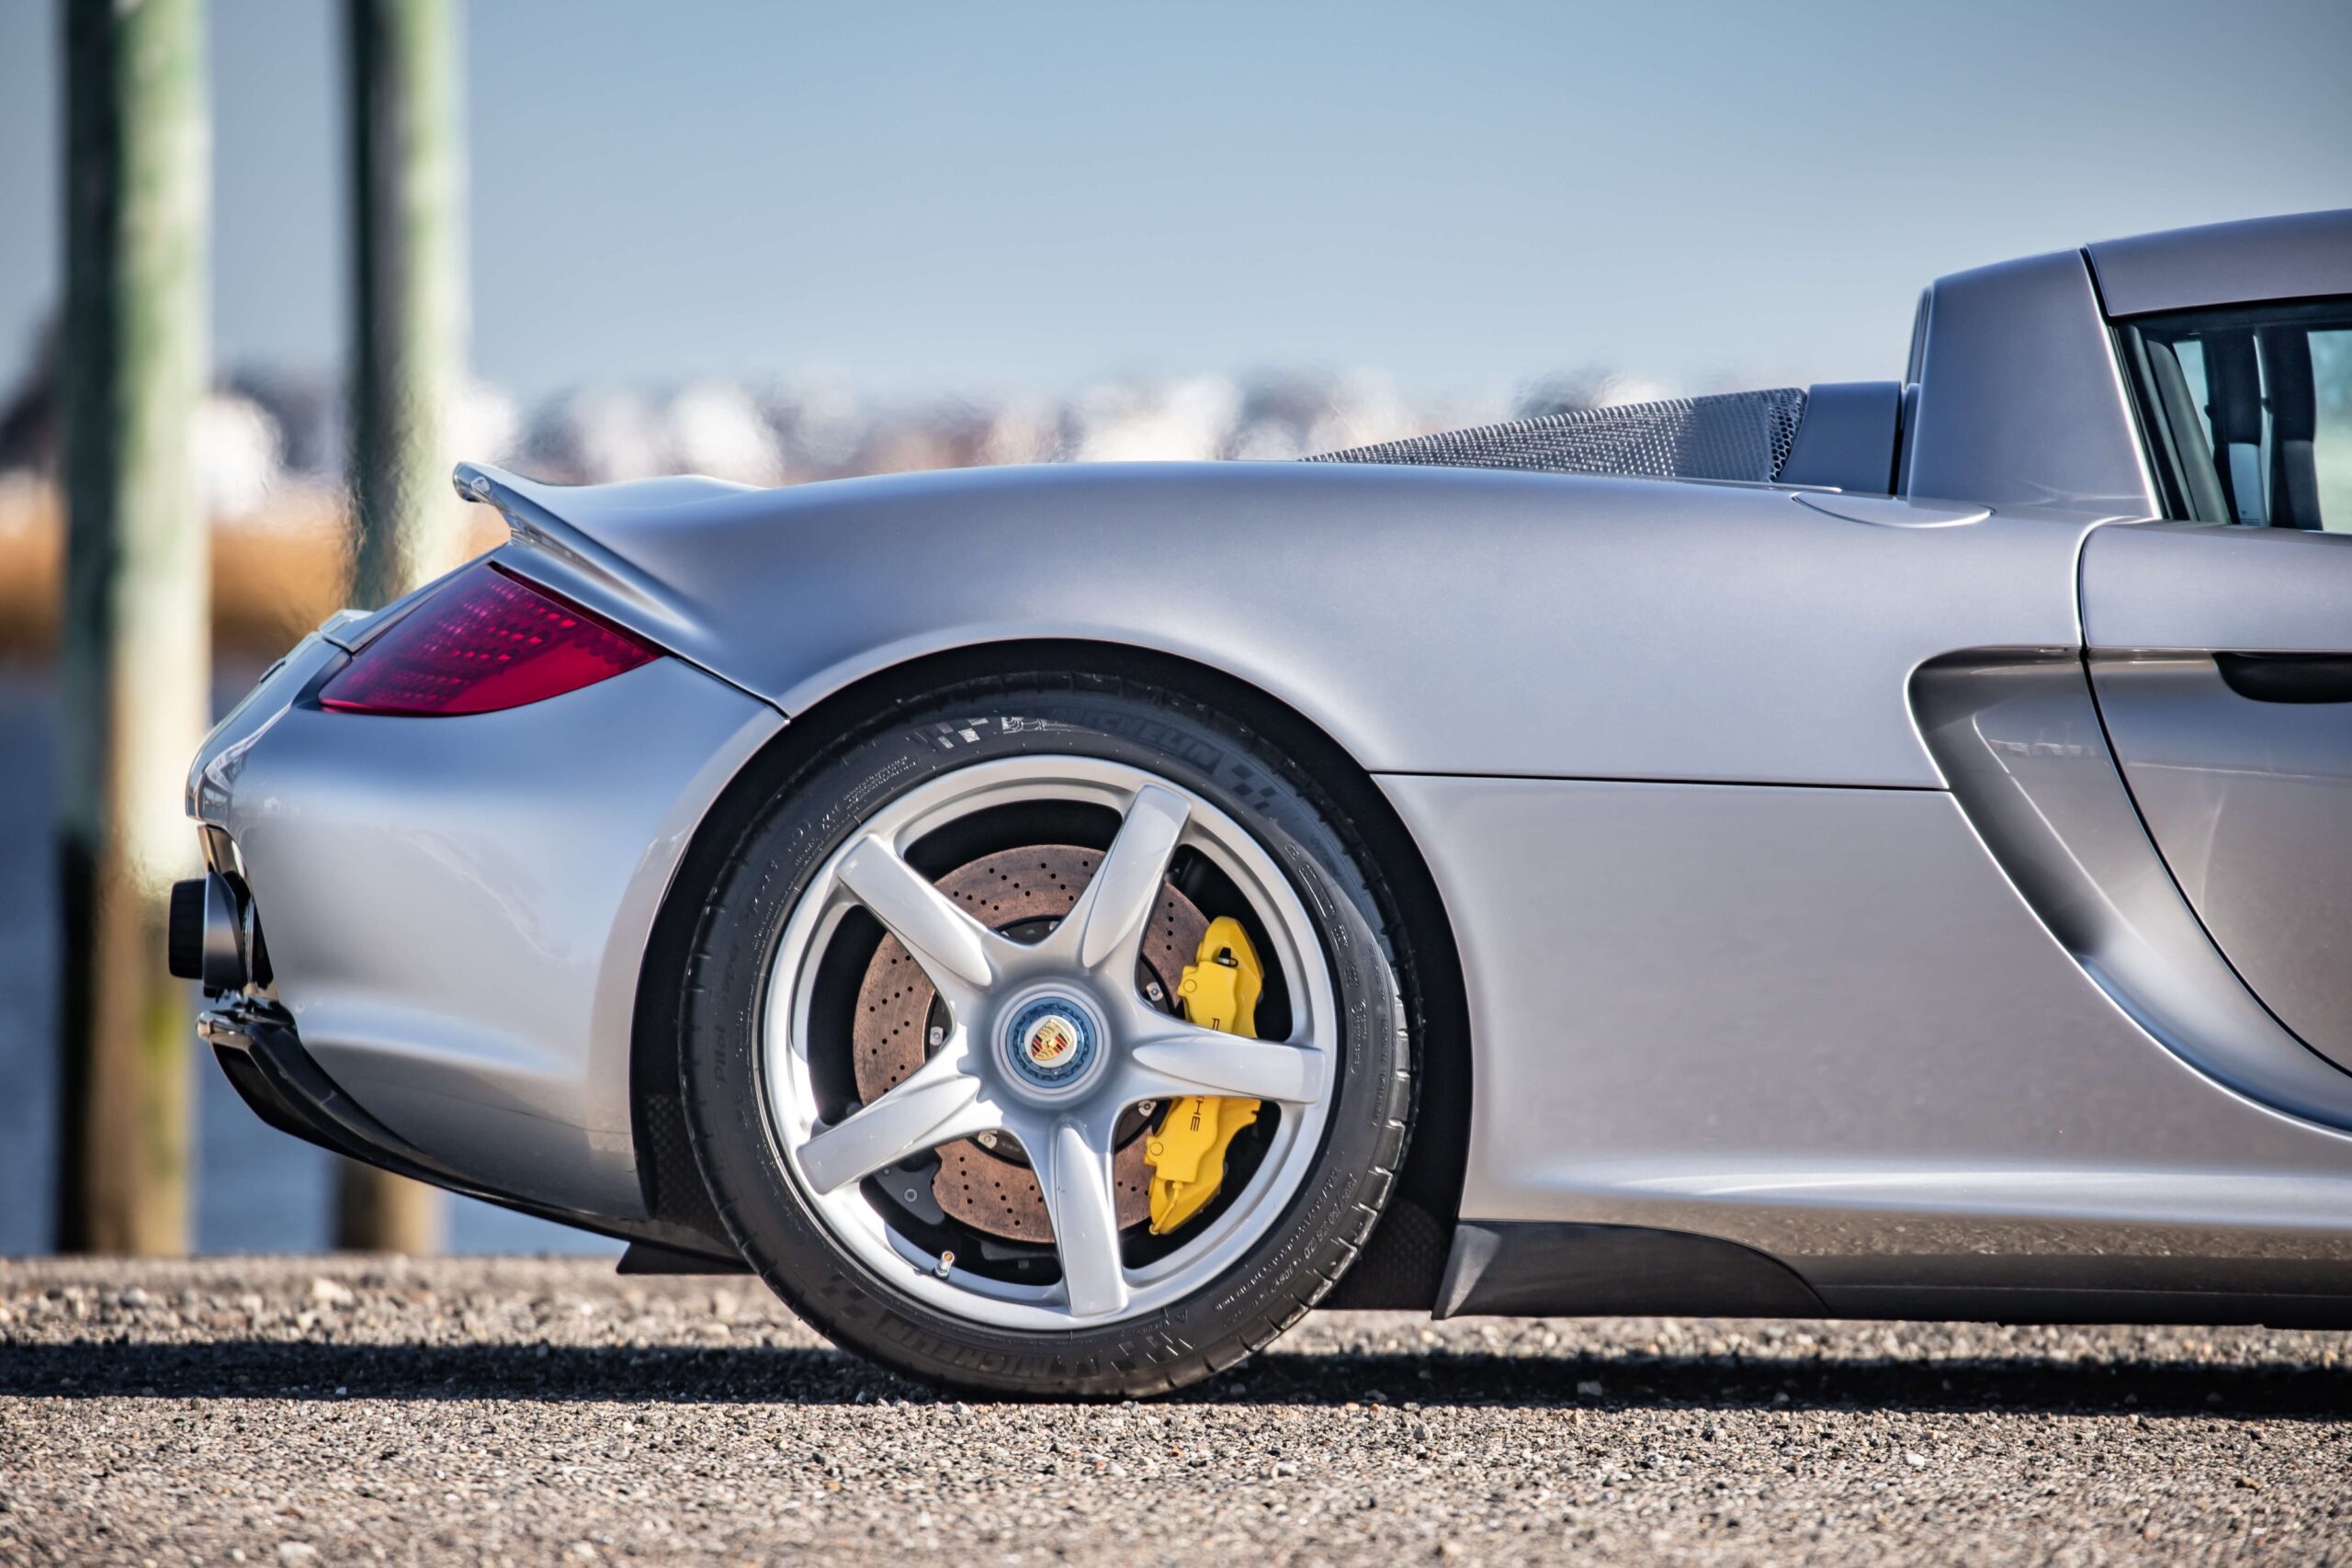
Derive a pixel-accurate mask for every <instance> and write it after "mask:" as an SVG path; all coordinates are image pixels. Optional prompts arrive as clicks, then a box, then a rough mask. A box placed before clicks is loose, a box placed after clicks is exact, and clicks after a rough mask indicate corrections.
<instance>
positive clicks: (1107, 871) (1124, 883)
mask: <svg viewBox="0 0 2352 1568" xmlns="http://www.w3.org/2000/svg"><path fill="white" fill-rule="evenodd" d="M1191 815H1192V807H1189V806H1187V805H1186V804H1185V803H1184V797H1183V796H1182V795H1178V794H1177V793H1176V792H1175V791H1173V790H1167V789H1162V788H1160V787H1159V785H1158V784H1146V785H1144V787H1143V788H1141V789H1139V790H1137V791H1136V797H1135V800H1134V802H1133V803H1132V804H1130V805H1129V806H1128V807H1127V816H1126V820H1125V821H1124V822H1122V823H1120V824H1119V835H1118V837H1117V838H1115V839H1114V840H1111V847H1110V849H1109V850H1108V851H1106V852H1104V854H1103V863H1102V864H1101V865H1100V866H1098V867H1096V868H1095V872H1094V878H1093V880H1092V881H1091V882H1089V883H1088V884H1087V885H1086V892H1085V893H1084V894H1083V895H1082V896H1081V898H1080V902H1081V904H1082V905H1083V908H1081V909H1079V910H1073V911H1072V916H1073V919H1072V920H1071V921H1070V923H1071V924H1074V925H1076V926H1078V927H1079V930H1080V937H1079V941H1078V962H1079V964H1080V967H1082V968H1086V969H1095V968H1099V967H1101V966H1102V965H1103V964H1105V963H1107V962H1109V961H1110V960H1111V959H1112V958H1113V956H1114V954H1118V955H1125V964H1122V965H1119V966H1117V972H1118V973H1120V974H1121V975H1122V976H1124V973H1125V970H1127V969H1131V968H1133V967H1134V966H1135V957H1134V955H1135V953H1136V952H1137V951H1138V950H1139V949H1140V948H1141V947H1142V945H1143V933H1144V929H1145V927H1146V926H1148V925H1149V924H1150V921H1151V908H1152V906H1153V905H1154V904H1155V903H1157V902H1159V885H1160V883H1161V881H1162V880H1163V879H1165V878H1166V876H1167V875H1168V859H1169V857H1170V855H1172V854H1174V853H1175V852H1176V840H1177V838H1178V837H1179V836H1180V835H1181V834H1182V832H1183V831H1184V823H1185V820H1186V819H1187V818H1189V817H1190V816H1191Z"/></svg>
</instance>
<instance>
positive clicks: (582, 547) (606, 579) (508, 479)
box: [450, 463, 695, 642]
mask: <svg viewBox="0 0 2352 1568" xmlns="http://www.w3.org/2000/svg"><path fill="white" fill-rule="evenodd" d="M450 478H451V482H453V483H454V484H455V485H456V486H457V490H458V499H459V500H461V501H470V502H478V503H480V504H481V505H484V506H494V507H496V508H497V509H498V511H499V513H500V515H502V516H503V517H504V518H505V519H506V528H507V533H508V536H510V537H511V538H512V539H513V540H514V542H515V544H517V545H520V546H522V547H525V548H526V549H529V550H532V551H534V552H536V553H537V555H538V556H539V557H540V558H543V559H544V560H546V561H547V562H548V564H550V565H551V566H553V567H555V568H556V569H557V570H555V571H554V572H553V573H551V575H553V576H555V577H558V578H560V579H562V580H563V581H560V582H558V583H553V584H551V586H558V587H562V588H564V589H566V590H567V591H569V592H572V593H573V594H574V596H575V597H578V598H581V599H582V600H584V601H586V602H587V603H589V604H591V605H592V606H594V607H599V608H611V609H616V610H622V612H623V613H622V614H621V615H620V616H619V619H621V620H622V621H624V622H625V623H627V624H628V625H629V626H631V627H632V628H633V629H637V630H642V631H644V632H645V633H646V634H647V635H649V636H650V637H653V638H654V639H655V640H657V641H665V642H666V641H669V640H671V639H670V638H665V637H663V635H662V634H663V632H664V630H665V629H667V630H668V631H669V632H670V634H671V637H675V636H676V634H678V633H682V632H688V631H691V629H692V628H693V626H694V624H695V623H694V618H693V617H692V616H691V615H688V614H686V612H685V609H684V606H683V605H682V604H680V603H679V602H678V599H677V596H676V595H675V594H674V593H673V592H671V591H670V590H669V589H668V588H667V587H666V586H664V585H663V584H662V583H661V582H660V581H656V580H655V579H653V578H651V577H649V576H648V575H646V573H645V572H643V571H642V570H639V568H638V567H637V566H636V565H635V564H633V563H632V562H630V561H629V560H628V559H627V558H625V557H623V556H620V555H618V554H616V553H615V552H614V551H613V550H610V549H608V548H606V547H605V546H603V545H601V544H599V543H597V542H596V541H595V540H594V539H593V538H591V537H590V536H588V535H587V534H586V533H584V532H582V530H581V529H579V528H577V527H575V526H573V525H571V524H570V523H567V522H565V521H564V519H563V518H562V517H561V516H560V515H558V514H557V513H556V511H555V508H554V506H553V505H552V504H550V503H551V502H554V501H555V500H556V499H557V498H558V497H559V496H560V495H561V493H562V491H564V489H565V487H564V486H561V485H543V484H539V483H537V482H536V481H535V480H531V479H524V478H522V477H521V476H519V475H516V474H510V473H508V472H506V471H505V470H504V469H503V468H492V467H490V466H489V465H488V464H486V463H459V464H458V467H457V469H456V471H455V472H454V473H453V474H452V475H451V476H450ZM624 606H625V607H626V608H625V609H624V608H623V607H624Z"/></svg>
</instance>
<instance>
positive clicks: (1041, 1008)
mask: <svg viewBox="0 0 2352 1568" xmlns="http://www.w3.org/2000/svg"><path fill="white" fill-rule="evenodd" d="M1004 1044H1005V1051H1004V1054H1005V1057H1006V1059H1007V1060H1008V1061H1009V1062H1011V1064H1012V1070H1013V1071H1014V1072H1015V1073H1016V1074H1018V1075H1019V1076H1020V1077H1021V1078H1022V1079H1023V1081H1024V1082H1027V1083H1031V1084H1034V1085H1035V1086H1036V1087H1037V1088H1039V1089H1060V1088H1062V1087H1064V1086H1065V1085H1068V1084H1071V1083H1075V1082H1076V1081H1078V1079H1079V1078H1080V1077H1083V1076H1084V1075H1085V1073H1086V1069H1087V1068H1089V1067H1090V1066H1093V1065H1094V1050H1095V1046H1094V1025H1093V1023H1092V1022H1091V1021H1090V1020H1089V1019H1088V1018H1087V1016H1086V1013H1085V1011H1084V1010H1082V1009H1080V1007H1078V1006H1077V1005H1076V1004H1075V1003H1072V1002H1068V1001H1064V1000H1063V999H1062V998H1059V997H1039V998H1037V999H1036V1000H1035V1001H1034V1002H1031V1003H1030V1004H1029V1005H1028V1006H1027V1007H1024V1008H1023V1009H1022V1010H1020V1011H1019V1012H1017V1013H1015V1014H1013V1017H1012V1028H1010V1029H1009V1030H1007V1031H1006V1032H1005V1041H1004Z"/></svg>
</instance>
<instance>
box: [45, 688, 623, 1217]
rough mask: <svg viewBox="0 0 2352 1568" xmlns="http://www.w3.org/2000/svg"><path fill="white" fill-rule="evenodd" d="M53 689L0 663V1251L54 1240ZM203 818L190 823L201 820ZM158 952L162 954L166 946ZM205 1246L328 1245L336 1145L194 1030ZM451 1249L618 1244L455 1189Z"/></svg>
mask: <svg viewBox="0 0 2352 1568" xmlns="http://www.w3.org/2000/svg"><path fill="white" fill-rule="evenodd" d="M259 674H260V670H259V668H258V667H257V666H256V667H254V668H252V669H247V670H241V671H235V672H233V673H232V674H229V675H225V676H223V678H222V679H221V680H220V682H218V684H217V686H216V689H215V691H214V693H213V698H214V702H215V704H216V705H217V706H218V707H220V708H222V709H225V707H226V706H227V705H228V704H229V703H231V702H233V701H235V700H236V698H237V697H239V696H240V695H242V694H243V692H244V690H245V688H246V687H247V686H248V685H250V684H251V683H252V682H253V681H254V679H255V678H256V677H258V675H259ZM56 734H57V694H56V688H55V685H54V683H53V682H51V679H50V676H49V672H48V671H46V670H42V669H39V668H31V667H25V666H17V667H13V668H11V667H6V666H0V822H5V823H6V824H7V825H8V830H7V831H6V832H5V833H0V996H6V998H9V1005H8V1006H7V1007H6V1008H4V1009H0V1255H5V1254H10V1253H27V1252H42V1251H46V1250H48V1248H49V1247H50V1246H51V1239H52V1235H53V1224H52V1219H51V1209H52V1206H53V1202H54V1194H55V1190H56V1181H55V1176H56V1173H55V1171H54V1169H53V1165H54V1162H55V1160H56V1157H57V1156H56V1151H57V1033H56V1031H57V938H58V932H57V921H58V915H57V898H56V878H55V874H54V863H53V851H52V850H51V841H50V836H49V822H50V811H51V801H52V799H53V796H54V792H55V786H56ZM192 830H193V829H191V831H192ZM159 958H160V955H159ZM198 1000H199V998H198V995H197V992H196V988H195V987H193V986H191V987H189V988H188V1020H189V1030H188V1057H189V1065H190V1070H191V1071H192V1072H193V1073H194V1075H195V1077H196V1088H197V1097H196V1098H197V1145H198V1155H197V1168H196V1246H197V1249H198V1251H200V1252H318V1251H323V1250H324V1249H325V1248H326V1247H327V1246H328V1242H329V1226H330V1223H331V1219H330V1217H331V1214H332V1213H333V1208H332V1205H333V1200H334V1193H333V1191H332V1190H331V1182H332V1172H333V1168H334V1158H333V1156H330V1155H328V1154H327V1153H326V1151H324V1150H323V1149H319V1148H315V1147H313V1146H312V1145H309V1144H306V1143H303V1142H302V1141H301V1140H300V1139H299V1138H291V1137H288V1136H287V1135H286V1134H283V1133H279V1132H276V1131H273V1130H272V1129H270V1128H268V1127H266V1126H264V1125H263V1124H262V1122H261V1121H260V1119H259V1118H257V1117H256V1116H254V1113H253V1112H252V1111H248V1110H247V1109H245V1104H244V1102H243V1100H239V1099H238V1098H237V1095H236V1091H235V1090H234V1089H231V1088H230V1087H229V1082H228V1080H227V1079H226V1078H224V1077H221V1076H220V1067H219V1066H216V1065H215V1064H214V1063H213V1061H212V1055H211V1053H210V1052H209V1051H207V1050H205V1049H204V1048H203V1047H202V1046H201V1045H200V1044H199V1043H198V1041H197V1038H196V1031H195V1019H196V1010H197V1005H198ZM447 1201H448V1203H449V1220H448V1230H447V1237H448V1247H449V1250H451V1251H453V1252H576V1253H617V1252H618V1251H619V1250H620V1245H621V1244H620V1243H618V1242H616V1241H611V1240H608V1239H606V1238H605V1237H603V1236H594V1235H587V1234H586V1233H585V1232H582V1231H575V1230H571V1229H570V1228H568V1227H566V1226H563V1225H558V1224H551V1223H549V1222H548V1221H546V1220H535V1219H531V1218H529V1217H528V1216H526V1215H523V1214H515V1213H508V1212H507V1211H505V1210H503V1209H498V1208H493V1207H492V1206H491V1205H490V1204H487V1203H481V1202H476V1201H473V1200H471V1199H466V1198H451V1199H449V1200H447Z"/></svg>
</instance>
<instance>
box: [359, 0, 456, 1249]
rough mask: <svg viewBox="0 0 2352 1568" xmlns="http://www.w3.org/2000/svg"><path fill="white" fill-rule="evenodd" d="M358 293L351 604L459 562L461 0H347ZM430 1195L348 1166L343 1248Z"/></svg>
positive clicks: (422, 1206)
mask: <svg viewBox="0 0 2352 1568" xmlns="http://www.w3.org/2000/svg"><path fill="white" fill-rule="evenodd" d="M457 28H458V0H346V3H345V48H346V53H347V63H348V66H349V70H348V76H347V79H348V90H349V94H350V102H349V106H348V112H349V115H350V127H351V141H350V159H351V163H350V168H351V197H352V218H353V228H352V257H353V279H352V282H353V288H352V317H351V496H352V523H353V538H352V598H353V601H354V603H356V604H362V605H374V604H386V603H388V602H390V601H391V600H393V599H397V598H399V597H400V596H401V594H403V593H405V592H408V591H409V590H410V589H412V588H414V587H416V586H417V585H418V584H420V583H423V582H426V581H431V580H432V579H433V578H435V577H437V576H439V575H440V574H441V573H442V572H444V571H446V570H448V569H449V568H450V567H453V566H455V565H457V564H458V558H459V555H460V550H461V547H462V539H463V525H462V522H461V520H460V516H459V514H458V512H457V504H458V503H457V498H456V496H455V494H454V493H453V492H452V491H451V490H450V488H449V468H450V465H451V462H452V461H453V459H454V457H455V454H453V453H452V452H451V451H450V450H449V449H448V447H449V443H448V439H447V427H448V419H449V413H450V410H451V406H452V404H453V402H454V400H455V397H456V394H457V390H458V378H459V377H460V375H461V374H462V367H463V365H464V354H465V332H466V322H465V274H464V219H465V189H464V185H465V179H464V166H463V162H462V159H461V156H460V135H459V130H458V48H457ZM439 1229H440V1203H439V1199H438V1195H437V1194H435V1192H433V1191H432V1190H430V1189H428V1188H424V1187H420V1186H418V1185H416V1184H415V1183H413V1182H410V1181H404V1180H402V1179H400V1178H398V1177H393V1176H389V1175H386V1174H385V1173H383V1172H381V1171H379V1170H375V1169H372V1168H368V1167H364V1166H357V1165H345V1166H344V1167H343V1168H342V1173H341V1177H340V1190H339V1192H338V1194H337V1198H336V1204H335V1232H336V1235H335V1239H336V1244H337V1245H338V1246H342V1247H357V1248H365V1249H368V1250H383V1251H397V1252H429V1251H431V1250H433V1249H434V1248H435V1246H436V1245H437V1242H438V1239H439Z"/></svg>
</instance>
